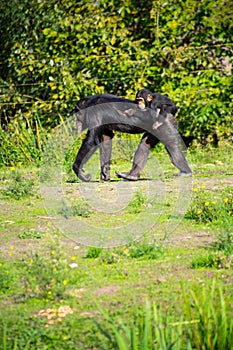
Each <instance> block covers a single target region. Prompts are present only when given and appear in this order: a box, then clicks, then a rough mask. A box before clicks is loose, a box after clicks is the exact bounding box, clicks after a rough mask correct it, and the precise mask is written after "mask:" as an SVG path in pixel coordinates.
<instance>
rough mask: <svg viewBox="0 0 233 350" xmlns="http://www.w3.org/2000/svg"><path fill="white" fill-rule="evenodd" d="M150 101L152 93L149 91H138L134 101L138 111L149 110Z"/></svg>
mask: <svg viewBox="0 0 233 350" xmlns="http://www.w3.org/2000/svg"><path fill="white" fill-rule="evenodd" d="M152 100H153V93H152V92H150V91H149V90H146V89H144V90H139V91H138V92H137V94H136V101H137V104H138V107H139V108H140V109H145V108H149V107H150V103H151V101H152Z"/></svg>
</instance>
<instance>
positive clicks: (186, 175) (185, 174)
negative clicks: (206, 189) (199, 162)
mask: <svg viewBox="0 0 233 350" xmlns="http://www.w3.org/2000/svg"><path fill="white" fill-rule="evenodd" d="M173 176H175V177H188V176H192V173H191V172H189V173H184V172H182V171H181V172H180V173H178V174H174V175H173Z"/></svg>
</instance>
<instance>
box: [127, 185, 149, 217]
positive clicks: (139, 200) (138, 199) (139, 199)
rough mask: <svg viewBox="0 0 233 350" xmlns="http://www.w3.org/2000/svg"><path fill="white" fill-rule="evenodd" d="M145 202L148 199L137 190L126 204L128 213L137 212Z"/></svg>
mask: <svg viewBox="0 0 233 350" xmlns="http://www.w3.org/2000/svg"><path fill="white" fill-rule="evenodd" d="M147 202H148V200H147V198H146V196H144V195H143V194H142V192H141V190H137V191H136V192H135V195H134V197H133V199H132V200H131V201H130V202H129V204H128V206H127V211H128V212H129V213H130V214H138V213H140V212H141V211H142V210H143V208H144V207H145V206H146V204H147Z"/></svg>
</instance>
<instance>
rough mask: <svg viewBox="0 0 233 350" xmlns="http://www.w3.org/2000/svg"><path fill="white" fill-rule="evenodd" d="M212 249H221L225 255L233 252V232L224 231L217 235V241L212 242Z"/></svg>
mask: <svg viewBox="0 0 233 350" xmlns="http://www.w3.org/2000/svg"><path fill="white" fill-rule="evenodd" d="M212 249H213V250H214V251H222V252H224V254H225V255H226V256H230V255H232V254H233V232H232V231H231V230H230V231H228V230H227V231H224V232H223V233H220V234H219V235H218V241H217V242H214V243H213V244H212Z"/></svg>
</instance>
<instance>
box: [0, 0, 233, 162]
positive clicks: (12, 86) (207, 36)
mask: <svg viewBox="0 0 233 350" xmlns="http://www.w3.org/2000/svg"><path fill="white" fill-rule="evenodd" d="M2 7H3V8H4V9H5V11H4V16H1V17H0V29H1V33H3V34H2V36H1V38H0V41H1V55H2V62H3V63H2V64H1V67H0V76H1V96H0V104H1V109H0V111H1V112H0V118H1V124H0V125H1V128H0V143H1V153H0V164H8V165H9V164H13V163H17V162H31V161H37V160H38V158H39V157H40V155H41V150H42V149H43V144H44V141H45V138H44V135H45V136H46V134H47V132H48V131H51V130H52V128H54V127H55V126H56V125H58V124H59V123H61V122H63V119H64V120H66V119H67V118H68V117H69V116H70V114H71V111H72V109H73V106H74V104H75V102H76V100H77V99H78V98H80V97H83V96H86V95H91V94H95V93H103V92H107V93H114V94H117V95H119V96H127V97H129V98H134V96H135V92H136V91H137V90H139V89H141V88H144V87H146V88H149V89H150V90H152V91H155V92H156V91H159V92H162V93H166V94H168V95H169V96H170V97H171V98H172V99H173V100H174V102H175V103H176V104H177V105H178V106H179V107H180V111H179V115H178V121H179V125H180V130H181V131H182V133H183V134H184V136H187V137H190V136H191V137H194V138H197V139H198V140H199V141H201V142H205V143H208V142H215V143H216V142H217V141H218V140H219V139H221V138H225V139H228V140H231V138H232V127H231V111H232V108H233V102H232V101H233V100H232V78H231V70H232V38H233V37H232V32H233V31H232V18H231V1H230V0H227V1H224V2H223V1H222V0H216V1H215V2H214V3H211V2H209V1H208V0H204V1H202V2H197V1H195V0H189V2H188V6H183V2H182V1H178V2H177V1H175V0H171V1H169V2H167V1H160V2H157V1H152V2H150V3H145V2H142V3H141V4H137V6H135V3H134V1H132V0H130V1H128V2H127V3H124V4H123V3H121V2H114V1H111V2H109V3H106V2H104V1H99V2H92V1H91V2H88V1H86V0H82V1H80V2H79V6H78V7H77V3H76V2H75V1H69V2H65V1H61V2H55V1H53V2H46V1H41V2H40V4H39V5H38V1H36V0H30V1H29V0H24V1H23V2H22V3H20V5H19V4H18V1H17V0H12V1H11V2H10V3H9V2H8V1H6V0H2ZM16 9H17V10H16ZM109 13H111V16H109ZM2 130H3V132H2ZM44 130H46V132H44Z"/></svg>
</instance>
